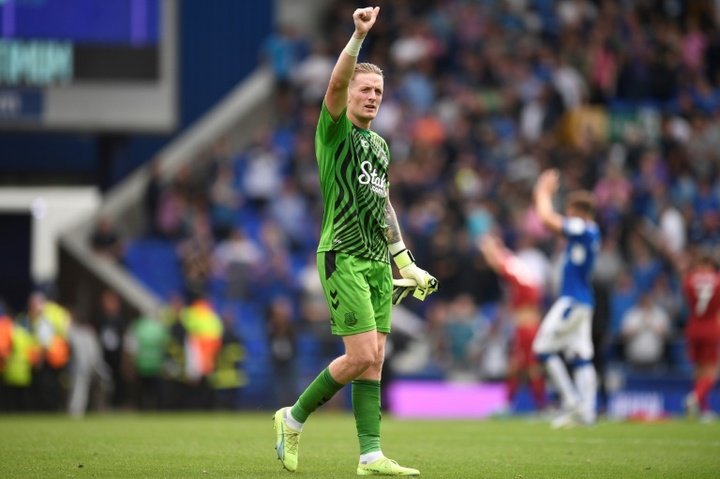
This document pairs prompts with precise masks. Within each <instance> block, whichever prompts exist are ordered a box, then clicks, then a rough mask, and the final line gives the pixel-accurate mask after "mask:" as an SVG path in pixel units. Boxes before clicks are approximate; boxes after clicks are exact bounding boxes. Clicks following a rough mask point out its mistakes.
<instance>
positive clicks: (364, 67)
mask: <svg viewBox="0 0 720 479" xmlns="http://www.w3.org/2000/svg"><path fill="white" fill-rule="evenodd" d="M358 73H376V74H378V75H380V76H381V77H383V78H385V76H384V75H383V71H382V70H381V69H380V67H379V66H377V65H375V64H374V63H358V64H356V65H355V70H353V78H355V75H357V74H358Z"/></svg>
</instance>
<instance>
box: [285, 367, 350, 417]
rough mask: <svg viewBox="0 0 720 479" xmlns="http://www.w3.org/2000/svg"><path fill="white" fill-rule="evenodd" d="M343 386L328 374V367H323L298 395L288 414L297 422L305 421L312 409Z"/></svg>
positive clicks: (323, 402) (327, 399) (324, 401)
mask: <svg viewBox="0 0 720 479" xmlns="http://www.w3.org/2000/svg"><path fill="white" fill-rule="evenodd" d="M343 386H344V385H343V384H340V383H338V382H337V381H335V380H334V379H333V378H332V376H330V370H329V369H328V368H325V369H323V371H322V372H321V373H320V374H318V376H317V377H316V378H315V379H314V380H313V382H311V383H310V385H309V386H308V387H307V388H306V389H305V391H303V393H302V394H301V395H300V397H299V398H298V400H297V402H295V405H294V406H293V407H292V410H291V411H290V414H292V416H293V417H294V418H295V419H297V420H298V421H299V422H305V421H307V418H308V416H309V415H310V414H311V413H312V412H313V411H315V410H316V409H317V408H319V407H320V406H322V405H323V404H325V403H326V402H327V401H329V400H330V398H331V397H333V396H334V395H335V393H336V392H338V391H339V390H340V389H342V387H343Z"/></svg>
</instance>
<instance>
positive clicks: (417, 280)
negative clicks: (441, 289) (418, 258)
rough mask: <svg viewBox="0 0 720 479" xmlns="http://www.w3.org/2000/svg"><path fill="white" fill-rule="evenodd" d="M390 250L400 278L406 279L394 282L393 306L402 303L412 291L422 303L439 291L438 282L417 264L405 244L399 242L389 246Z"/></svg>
mask: <svg viewBox="0 0 720 479" xmlns="http://www.w3.org/2000/svg"><path fill="white" fill-rule="evenodd" d="M389 249H390V254H391V255H392V258H393V261H394V262H395V265H396V266H397V267H398V271H399V272H400V276H402V277H403V278H404V279H405V281H402V280H394V281H393V285H394V288H393V304H398V303H399V302H400V301H402V299H403V298H404V297H405V296H407V294H408V293H409V292H410V291H411V290H412V291H413V296H414V297H415V298H417V299H419V300H420V301H424V300H425V298H426V297H427V296H428V295H429V294H431V293H434V292H435V291H437V289H438V280H437V279H435V277H434V276H432V275H431V274H430V273H428V272H427V271H425V270H424V269H421V268H419V267H418V266H417V265H416V264H415V258H414V257H413V255H412V253H411V252H410V250H408V249H407V248H406V247H405V243H403V242H402V241H398V242H397V243H393V244H391V245H389ZM413 283H414V284H413Z"/></svg>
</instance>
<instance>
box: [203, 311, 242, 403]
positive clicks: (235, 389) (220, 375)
mask: <svg viewBox="0 0 720 479" xmlns="http://www.w3.org/2000/svg"><path fill="white" fill-rule="evenodd" d="M239 320H240V321H242V320H243V318H239ZM222 321H223V334H222V344H221V345H220V351H219V352H218V356H217V363H216V366H215V370H214V371H213V373H212V375H211V376H210V386H211V387H212V388H213V409H225V410H231V409H235V408H236V407H237V405H238V399H239V394H240V389H241V388H242V387H243V386H245V385H246V384H247V375H246V374H245V370H244V367H243V363H244V362H245V359H246V351H245V347H244V346H243V341H242V338H240V337H239V336H238V335H237V333H235V331H234V330H235V315H234V314H233V312H232V311H225V312H224V314H223V315H222Z"/></svg>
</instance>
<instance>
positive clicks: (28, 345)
mask: <svg viewBox="0 0 720 479" xmlns="http://www.w3.org/2000/svg"><path fill="white" fill-rule="evenodd" d="M40 358H41V357H40V348H39V346H38V344H37V342H36V340H35V338H34V337H33V335H32V334H31V332H30V331H29V330H28V329H27V328H26V327H25V326H24V325H22V324H20V322H19V321H14V320H13V319H12V318H11V317H10V315H7V314H6V312H5V311H0V410H1V411H29V410H30V409H31V407H32V405H33V399H32V393H33V389H32V387H31V386H32V381H33V369H34V368H35V367H36V366H37V365H38V363H39V361H40Z"/></svg>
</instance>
